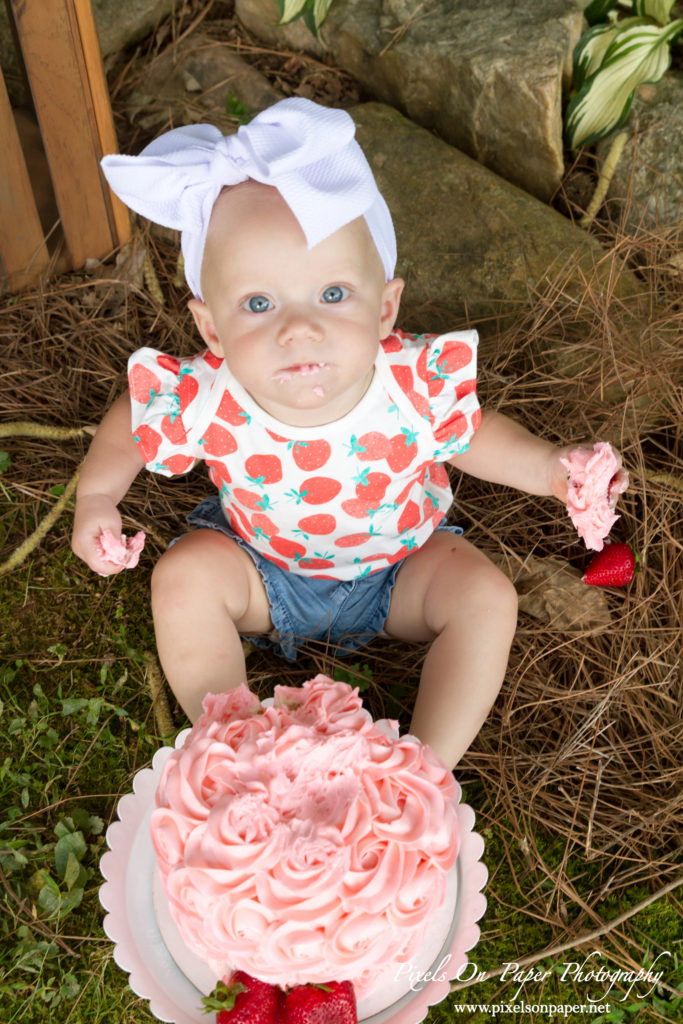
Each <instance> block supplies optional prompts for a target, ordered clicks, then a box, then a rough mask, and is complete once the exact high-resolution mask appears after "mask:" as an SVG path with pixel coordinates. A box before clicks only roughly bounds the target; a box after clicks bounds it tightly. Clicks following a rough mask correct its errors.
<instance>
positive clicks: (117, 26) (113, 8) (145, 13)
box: [92, 0, 177, 57]
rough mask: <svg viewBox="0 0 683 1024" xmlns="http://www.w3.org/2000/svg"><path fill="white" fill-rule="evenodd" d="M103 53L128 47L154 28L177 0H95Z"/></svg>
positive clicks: (96, 19)
mask: <svg viewBox="0 0 683 1024" xmlns="http://www.w3.org/2000/svg"><path fill="white" fill-rule="evenodd" d="M92 6H93V14H94V16H95V24H96V26H97V34H98V36H99V40H100V49H101V50H102V56H103V57H108V56H110V54H115V53H118V52H119V51H120V50H125V49H126V47H127V46H130V45H131V43H137V42H138V41H139V40H140V39H144V37H145V36H146V35H149V33H150V32H153V31H154V29H155V28H157V27H158V26H159V25H160V24H161V22H162V21H164V19H165V18H168V17H169V15H171V14H172V13H173V11H174V9H175V7H176V6H177V0H126V2H125V3H123V4H122V3H121V2H120V0H92Z"/></svg>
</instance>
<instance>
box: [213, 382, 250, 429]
mask: <svg viewBox="0 0 683 1024" xmlns="http://www.w3.org/2000/svg"><path fill="white" fill-rule="evenodd" d="M216 416H218V418H219V419H221V420H225V422H226V423H230V424H232V426H233V427H241V426H242V425H243V424H245V423H248V422H249V420H250V418H251V417H250V416H249V414H248V413H246V412H245V411H244V409H243V408H242V406H241V405H240V404H239V403H238V402H236V401H235V399H234V398H233V397H232V395H231V394H230V392H229V391H224V392H223V397H222V398H221V401H220V405H219V406H218V408H217V409H216Z"/></svg>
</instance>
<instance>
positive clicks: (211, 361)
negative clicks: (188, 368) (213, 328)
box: [202, 348, 223, 370]
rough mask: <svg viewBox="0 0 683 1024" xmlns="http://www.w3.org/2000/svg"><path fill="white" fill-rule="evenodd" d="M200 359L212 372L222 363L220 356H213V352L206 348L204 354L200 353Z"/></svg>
mask: <svg viewBox="0 0 683 1024" xmlns="http://www.w3.org/2000/svg"><path fill="white" fill-rule="evenodd" d="M202 359H203V360H204V362H205V363H206V364H207V365H208V366H210V367H211V369H212V370H217V369H218V367H219V366H220V365H221V363H222V362H223V359H222V357H221V356H215V355H214V354H213V352H212V351H211V350H210V349H208V348H207V350H206V352H203V353H202Z"/></svg>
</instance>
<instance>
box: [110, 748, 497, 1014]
mask: <svg viewBox="0 0 683 1024" xmlns="http://www.w3.org/2000/svg"><path fill="white" fill-rule="evenodd" d="M188 732H189V730H185V731H184V732H182V733H181V734H180V735H179V736H178V738H177V740H176V746H181V745H182V743H183V741H184V739H185V736H186V735H187V733H188ZM171 753H172V748H171V747H162V748H161V750H158V751H157V753H156V754H155V755H154V759H153V761H152V768H143V769H142V770H141V771H139V772H138V773H137V774H136V776H135V778H134V779H133V792H132V793H128V794H126V796H124V797H122V798H121V800H120V801H119V804H118V808H117V811H118V816H119V819H120V820H119V821H116V822H113V823H112V824H111V825H110V826H109V828H108V829H107V843H108V845H109V850H108V852H107V853H105V854H104V856H103V857H102V860H101V863H100V869H101V871H102V874H103V875H104V878H105V879H106V881H105V883H104V885H103V886H102V887H101V889H100V902H101V903H102V906H103V907H104V909H105V910H106V911H108V913H107V915H106V917H105V919H104V930H105V932H106V933H107V935H108V936H109V938H110V939H111V940H112V942H113V943H114V960H115V961H116V963H117V964H118V965H119V967H121V968H122V969H123V970H124V971H127V972H128V974H129V976H130V977H129V984H130V987H131V988H132V990H133V991H134V992H135V993H136V995H138V996H140V997H141V998H143V999H146V1000H148V1001H149V1007H150V1010H151V1012H152V1013H153V1014H154V1016H155V1017H156V1018H157V1019H158V1020H161V1021H166V1022H168V1024H207V1019H208V1018H207V1016H206V1014H205V1013H204V1011H203V1007H202V1003H201V1000H202V992H200V990H199V989H198V988H197V987H196V986H195V984H193V982H191V981H190V980H189V979H188V978H187V977H186V976H185V975H184V974H183V972H182V971H181V970H180V968H179V967H178V965H177V964H176V961H175V960H174V959H173V957H172V956H171V953H170V952H169V950H168V949H167V947H166V945H165V943H164V940H163V938H162V936H161V932H160V931H159V927H158V925H157V920H156V915H155V912H154V904H153V879H154V872H155V866H156V857H155V853H154V847H153V846H152V841H151V837H150V831H149V822H150V817H151V815H152V811H153V809H154V806H155V805H154V795H155V793H156V789H157V785H158V782H159V776H160V773H161V769H162V767H163V765H164V764H165V762H166V760H167V759H168V757H170V755H171ZM457 816H458V823H459V825H460V851H459V853H458V860H457V871H458V895H457V901H456V908H455V914H454V917H453V922H452V925H451V929H450V932H449V934H448V936H447V938H446V940H445V941H444V944H443V948H442V950H441V952H440V954H439V956H438V957H437V959H436V960H435V962H434V964H433V971H434V977H433V978H432V979H430V980H429V981H425V982H423V983H422V985H421V987H419V986H418V985H415V988H416V989H417V991H412V990H411V991H409V992H408V993H407V994H406V995H404V996H403V997H402V998H401V999H399V1000H398V1001H397V1002H394V1003H392V1005H390V1006H387V1007H386V1008H385V1009H383V1010H381V1011H380V1012H378V1013H374V1014H373V1015H372V1016H371V1017H365V1018H363V1019H362V1022H360V1024H419V1022H420V1021H422V1020H424V1018H425V1017H426V1016H427V1013H428V1012H429V1007H430V1006H433V1005H435V1004H436V1003H440V1002H441V1001H442V1000H443V999H445V997H446V996H447V995H448V993H449V990H450V982H451V980H452V979H453V978H455V976H456V975H457V973H458V972H459V971H461V970H462V968H463V967H464V965H465V964H466V963H467V951H468V950H470V949H472V947H473V946H475V945H476V943H477V942H478V940H479V926H478V925H477V921H478V920H479V919H480V918H481V916H482V914H483V913H484V910H485V909H486V899H485V898H484V896H483V894H482V892H481V890H482V888H483V887H484V885H485V883H486V879H487V870H486V867H485V866H484V865H483V864H482V862H481V855H482V853H483V850H484V843H483V840H482V839H481V837H480V836H479V835H477V834H476V833H475V832H474V831H473V827H474V812H473V811H472V808H471V807H468V806H467V804H459V805H458V810H457Z"/></svg>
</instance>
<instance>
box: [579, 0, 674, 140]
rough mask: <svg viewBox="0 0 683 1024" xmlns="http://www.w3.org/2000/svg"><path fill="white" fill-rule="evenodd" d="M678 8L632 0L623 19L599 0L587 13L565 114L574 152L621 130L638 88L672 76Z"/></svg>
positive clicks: (670, 2) (661, 1)
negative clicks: (674, 14)
mask: <svg viewBox="0 0 683 1024" xmlns="http://www.w3.org/2000/svg"><path fill="white" fill-rule="evenodd" d="M675 2H676V0H633V3H632V4H629V5H628V6H629V8H630V10H632V12H633V14H632V15H631V16H629V17H625V18H621V19H619V17H618V12H616V11H615V10H614V8H615V7H616V6H617V0H594V2H593V3H591V4H589V6H588V7H587V8H586V10H585V12H584V13H585V16H586V19H587V21H588V23H589V24H590V25H591V27H590V28H589V29H588V31H587V32H586V33H585V34H584V35H583V36H582V37H581V39H580V40H579V43H578V45H577V47H576V50H575V51H574V78H573V86H572V88H573V95H572V97H571V99H570V101H569V105H568V107H567V111H566V114H565V127H566V139H567V144H568V146H569V148H570V149H578V148H579V146H585V145H587V144H588V143H590V142H596V141H597V140H598V139H602V138H604V136H605V135H608V134H609V133H610V132H612V131H614V130H615V129H616V128H619V127H620V126H621V125H622V124H623V123H624V121H625V120H626V118H627V117H628V114H629V111H630V109H631V104H632V102H633V96H634V94H635V91H636V89H637V88H638V86H639V85H644V84H645V83H646V82H658V81H659V80H660V78H661V77H662V75H663V74H664V73H665V71H667V69H668V68H669V65H670V63H671V46H672V44H673V43H674V42H675V41H676V40H677V39H678V37H679V35H680V34H681V32H682V31H683V18H677V19H676V20H674V21H671V20H670V18H671V11H672V9H673V6H674V4H675ZM622 6H623V4H622ZM605 17H607V18H608V20H607V22H604V21H603V19H604V18H605Z"/></svg>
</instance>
